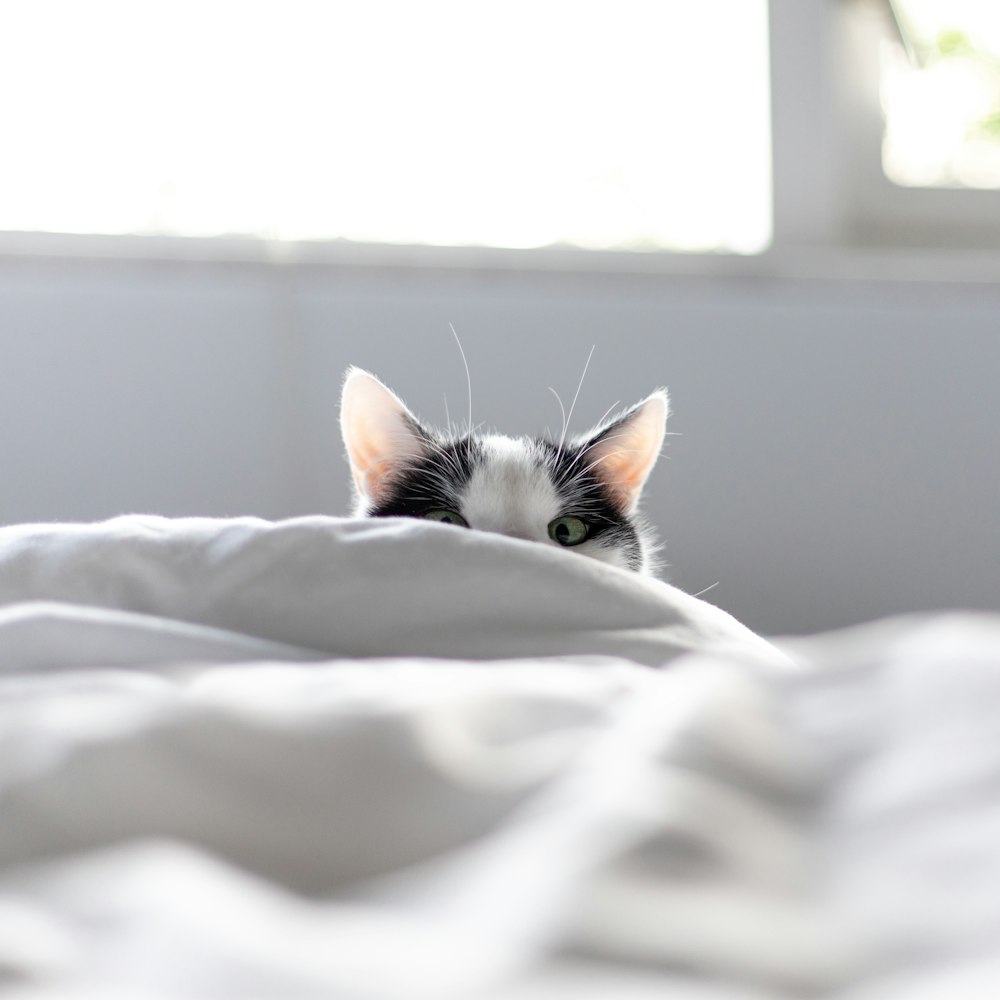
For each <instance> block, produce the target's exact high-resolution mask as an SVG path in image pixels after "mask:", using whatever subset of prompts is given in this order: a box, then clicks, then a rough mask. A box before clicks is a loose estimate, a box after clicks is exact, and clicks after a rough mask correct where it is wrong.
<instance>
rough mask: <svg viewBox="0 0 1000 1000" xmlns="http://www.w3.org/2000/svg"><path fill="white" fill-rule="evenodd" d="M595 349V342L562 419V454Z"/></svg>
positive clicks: (560, 444)
mask: <svg viewBox="0 0 1000 1000" xmlns="http://www.w3.org/2000/svg"><path fill="white" fill-rule="evenodd" d="M596 350H597V344H594V345H593V346H592V347H591V348H590V353H589V354H588V355H587V360H586V362H585V363H584V366H583V374H582V375H581V376H580V381H579V382H578V383H577V386H576V392H575V393H573V402H572V403H570V404H569V415H568V416H567V417H566V419H565V420H564V421H563V432H562V437H561V438H560V439H559V453H560V454H562V450H563V445H564V444H565V443H566V434H567V432H568V431H569V424H570V421H571V420H572V419H573V410H574V409H576V401H577V399H578V398H579V396H580V390H581V389H582V388H583V381H584V379H585V378H586V377H587V371H588V369H589V368H590V359H591V358H592V357H593V356H594V351H596Z"/></svg>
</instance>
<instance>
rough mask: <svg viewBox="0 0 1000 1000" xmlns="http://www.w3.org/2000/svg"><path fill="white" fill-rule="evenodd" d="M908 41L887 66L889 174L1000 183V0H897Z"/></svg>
mask: <svg viewBox="0 0 1000 1000" xmlns="http://www.w3.org/2000/svg"><path fill="white" fill-rule="evenodd" d="M894 12H895V17H896V21H897V24H898V27H899V32H900V36H901V41H902V43H903V44H891V43H889V44H886V45H885V46H884V50H883V56H882V59H883V65H882V104H883V107H884V109H885V120H886V129H885V138H884V142H883V152H882V162H883V166H884V168H885V172H886V174H887V176H888V177H889V179H890V180H892V181H894V182H895V183H896V184H903V185H907V186H911V187H971V188H997V187H1000V4H998V3H996V0H894Z"/></svg>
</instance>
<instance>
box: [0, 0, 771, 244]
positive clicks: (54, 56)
mask: <svg viewBox="0 0 1000 1000" xmlns="http://www.w3.org/2000/svg"><path fill="white" fill-rule="evenodd" d="M720 26H724V30H720ZM0 86H2V88H3V91H4V93H5V94H7V95H8V100H5V101H4V102H3V104H2V106H0V133H2V135H3V143H4V151H5V152H4V157H3V160H4V162H3V164H2V166H0V170H2V171H3V184H2V187H0V229H7V230H36V231H37V230H41V231H54V232H76V233H112V234H116V233H146V234H168V235H170V234H172V235H184V236H214V235H219V234H244V235H252V236H259V237H265V238H269V239H292V240H298V239H306V240H312V239H334V238H342V239H347V240H357V241H372V242H389V243H418V244H441V245H486V246H500V247H540V246H548V245H560V244H562V245H569V246H575V247H585V248H603V249H629V250H662V249H664V248H667V249H673V250H690V251H728V252H736V253H755V252H757V251H760V250H761V249H763V248H764V247H766V246H767V244H768V242H769V240H770V236H771V204H770V190H771V179H770V145H769V129H768V115H769V105H768V63H767V6H766V0H701V2H700V3H694V4H692V3H681V2H677V0H616V2H615V3H609V2H588V0H507V2H505V3H503V4H482V3H470V2H468V0H423V2H421V3H413V2H412V0H395V2H390V0H369V2H365V3H359V2H356V0H351V2H337V0H318V2H317V0H143V2H141V3H136V2H135V0H85V2H81V0H31V2H26V3H21V4H12V5H8V6H7V7H6V8H5V11H4V13H3V15H2V28H0ZM11 95H18V99H17V100H10V99H9V98H10V96H11Z"/></svg>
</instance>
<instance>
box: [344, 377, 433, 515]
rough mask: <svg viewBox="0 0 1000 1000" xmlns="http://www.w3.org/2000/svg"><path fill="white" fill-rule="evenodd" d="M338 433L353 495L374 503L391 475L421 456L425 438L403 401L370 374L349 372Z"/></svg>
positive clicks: (424, 447) (345, 384)
mask: <svg viewBox="0 0 1000 1000" xmlns="http://www.w3.org/2000/svg"><path fill="white" fill-rule="evenodd" d="M340 433H341V435H342V436H343V438H344V446H345V447H346V448H347V458H348V461H349V462H350V463H351V472H352V473H353V475H354V483H355V485H356V486H357V488H358V493H359V494H360V495H361V496H362V497H363V498H364V499H366V500H368V501H372V502H378V501H379V500H380V499H381V498H382V497H384V495H385V492H386V490H387V489H388V486H389V482H390V480H391V479H392V477H393V475H394V474H395V473H397V472H398V471H399V470H400V469H402V468H404V467H405V466H407V465H408V464H410V463H411V462H413V461H414V460H415V459H418V458H421V457H422V456H423V455H424V454H425V453H426V442H427V437H426V434H425V432H424V431H423V429H422V428H421V426H420V424H419V423H418V422H417V419H416V418H415V417H414V416H413V414H412V413H410V411H409V410H408V409H407V408H406V406H405V404H404V403H403V401H402V400H401V399H400V398H399V397H398V396H397V395H396V394H395V393H394V392H392V391H391V390H390V389H387V388H386V387H385V386H384V385H383V384H382V383H381V382H380V381H379V380H378V379H377V378H375V376H374V375H369V374H368V372H366V371H362V370H361V369H360V368H349V369H348V371H347V378H345V379H344V388H343V391H342V392H341V396H340Z"/></svg>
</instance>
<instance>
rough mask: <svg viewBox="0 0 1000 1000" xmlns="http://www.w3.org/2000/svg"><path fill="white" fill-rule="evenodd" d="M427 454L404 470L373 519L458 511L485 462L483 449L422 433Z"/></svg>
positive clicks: (469, 442) (464, 441)
mask: <svg viewBox="0 0 1000 1000" xmlns="http://www.w3.org/2000/svg"><path fill="white" fill-rule="evenodd" d="M421 436H422V437H423V438H424V441H425V444H426V448H427V452H426V455H425V456H424V457H423V458H420V459H417V460H416V461H414V462H412V463H410V464H409V465H407V466H406V468H404V469H402V470H400V472H399V473H397V474H396V476H394V477H393V479H392V480H391V482H390V484H389V490H388V492H387V494H386V496H385V497H384V498H383V499H382V500H381V501H380V502H379V503H378V504H377V505H376V506H374V507H373V508H372V509H371V510H369V511H368V516H369V517H424V515H426V514H427V512H428V511H431V510H441V509H445V510H458V509H459V501H460V499H461V496H462V492H463V491H464V489H465V486H466V485H467V484H468V482H469V479H470V477H471V476H472V471H473V469H474V468H475V467H476V465H477V464H478V463H479V462H480V461H481V460H482V454H483V452H482V447H481V445H480V444H479V442H478V441H476V439H475V438H472V437H469V436H466V437H462V438H456V439H455V440H453V441H447V440H438V439H434V438H431V437H429V436H428V435H427V434H426V432H422V433H421Z"/></svg>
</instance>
